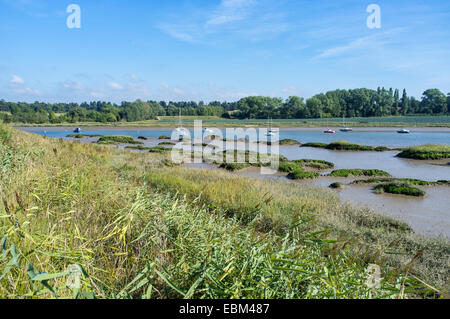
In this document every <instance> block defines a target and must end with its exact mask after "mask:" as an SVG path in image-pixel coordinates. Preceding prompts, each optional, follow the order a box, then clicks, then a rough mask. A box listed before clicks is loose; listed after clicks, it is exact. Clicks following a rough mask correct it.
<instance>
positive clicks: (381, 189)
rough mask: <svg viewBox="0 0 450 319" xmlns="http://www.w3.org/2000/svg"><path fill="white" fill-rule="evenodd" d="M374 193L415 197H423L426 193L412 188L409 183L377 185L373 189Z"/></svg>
mask: <svg viewBox="0 0 450 319" xmlns="http://www.w3.org/2000/svg"><path fill="white" fill-rule="evenodd" d="M374 190H375V192H376V193H389V194H397V195H406V196H415V197H423V196H425V195H426V192H425V191H423V190H421V189H419V188H417V187H412V186H411V185H410V184H409V183H398V182H397V183H387V184H379V185H377V186H375V187H374Z"/></svg>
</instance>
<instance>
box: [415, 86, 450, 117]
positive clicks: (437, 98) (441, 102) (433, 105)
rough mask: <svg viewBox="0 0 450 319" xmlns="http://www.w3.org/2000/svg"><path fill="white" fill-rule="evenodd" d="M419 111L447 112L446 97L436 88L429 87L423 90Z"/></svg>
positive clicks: (428, 112)
mask: <svg viewBox="0 0 450 319" xmlns="http://www.w3.org/2000/svg"><path fill="white" fill-rule="evenodd" d="M420 109H421V113H427V114H432V113H434V114H445V113H447V98H446V96H445V94H444V93H442V92H441V91H440V90H438V89H429V90H426V91H425V92H423V96H422V102H421V103H420Z"/></svg>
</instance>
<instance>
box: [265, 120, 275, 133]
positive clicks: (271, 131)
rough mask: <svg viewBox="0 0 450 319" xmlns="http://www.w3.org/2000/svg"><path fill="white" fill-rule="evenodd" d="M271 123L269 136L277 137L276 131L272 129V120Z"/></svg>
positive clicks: (268, 131)
mask: <svg viewBox="0 0 450 319" xmlns="http://www.w3.org/2000/svg"><path fill="white" fill-rule="evenodd" d="M268 121H269V129H268V130H267V136H275V135H276V134H275V130H274V129H273V128H272V119H270V120H268Z"/></svg>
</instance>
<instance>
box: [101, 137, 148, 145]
mask: <svg viewBox="0 0 450 319" xmlns="http://www.w3.org/2000/svg"><path fill="white" fill-rule="evenodd" d="M97 143H98V144H144V143H142V142H139V141H136V140H135V139H134V138H132V137H131V136H124V135H106V136H102V137H100V139H99V140H98V142H97Z"/></svg>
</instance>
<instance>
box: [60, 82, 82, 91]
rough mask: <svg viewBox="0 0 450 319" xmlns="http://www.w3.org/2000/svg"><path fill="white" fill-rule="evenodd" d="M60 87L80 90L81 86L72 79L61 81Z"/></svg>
mask: <svg viewBox="0 0 450 319" xmlns="http://www.w3.org/2000/svg"><path fill="white" fill-rule="evenodd" d="M61 85H62V87H63V88H64V89H67V90H81V89H82V88H83V86H82V85H81V84H80V83H79V82H77V81H72V80H67V81H64V82H62V83H61Z"/></svg>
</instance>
